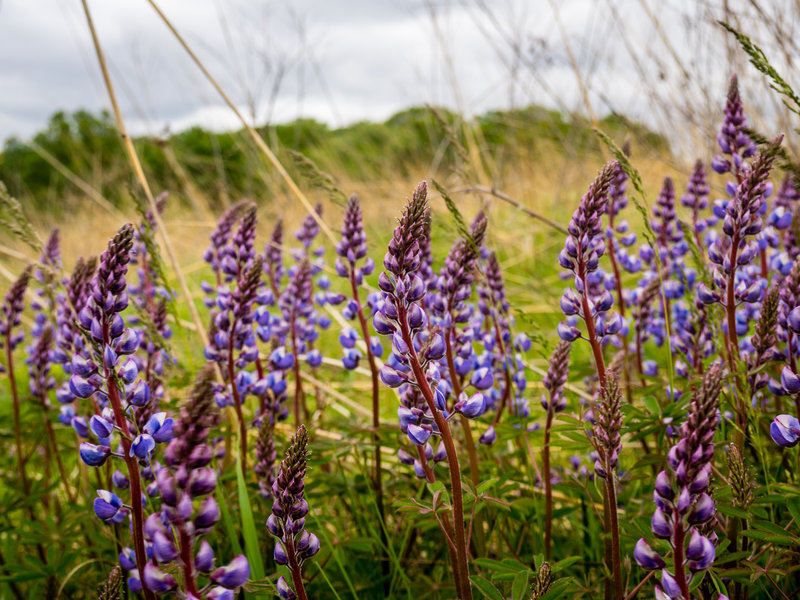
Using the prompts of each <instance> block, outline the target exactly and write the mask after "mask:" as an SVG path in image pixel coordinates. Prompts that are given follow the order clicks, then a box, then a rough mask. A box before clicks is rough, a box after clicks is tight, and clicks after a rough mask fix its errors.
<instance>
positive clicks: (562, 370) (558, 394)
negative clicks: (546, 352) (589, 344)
mask: <svg viewBox="0 0 800 600" xmlns="http://www.w3.org/2000/svg"><path fill="white" fill-rule="evenodd" d="M571 350H572V344H571V343H570V342H566V341H564V340H560V341H559V342H558V345H557V346H556V349H555V350H554V351H553V355H552V356H551V357H550V362H549V364H548V366H547V372H546V373H545V375H544V379H543V381H542V385H544V388H545V390H547V393H546V394H542V407H543V408H544V409H545V410H546V411H548V412H549V411H550V410H551V409H552V411H553V412H554V413H557V412H561V411H562V410H564V409H565V408H566V407H567V400H566V398H564V385H565V384H566V383H567V377H568V376H569V355H570V351H571Z"/></svg>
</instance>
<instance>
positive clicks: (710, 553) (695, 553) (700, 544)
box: [686, 529, 716, 571]
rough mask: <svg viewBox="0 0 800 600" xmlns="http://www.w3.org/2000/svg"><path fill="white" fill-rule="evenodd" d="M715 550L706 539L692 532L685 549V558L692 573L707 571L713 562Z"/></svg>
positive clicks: (694, 530)
mask: <svg viewBox="0 0 800 600" xmlns="http://www.w3.org/2000/svg"><path fill="white" fill-rule="evenodd" d="M715 555H716V549H715V548H714V544H712V543H711V541H710V540H709V539H708V538H705V537H703V536H702V535H700V534H699V533H697V530H696V529H693V530H692V537H691V539H690V540H689V546H688V547H687V549H686V558H688V559H689V561H690V562H689V568H690V569H691V570H692V571H703V570H705V569H708V568H709V567H710V566H711V564H712V563H713V562H714V557H715Z"/></svg>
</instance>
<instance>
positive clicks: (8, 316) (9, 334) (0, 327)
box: [0, 267, 31, 494]
mask: <svg viewBox="0 0 800 600" xmlns="http://www.w3.org/2000/svg"><path fill="white" fill-rule="evenodd" d="M30 279H31V267H27V268H26V269H25V270H24V271H23V272H22V274H21V275H20V276H19V278H17V280H16V281H15V282H14V283H13V284H12V285H11V288H10V289H9V290H8V293H7V294H6V296H5V299H4V300H3V304H2V306H0V347H5V350H6V357H5V358H6V364H5V368H4V367H3V366H2V365H0V373H2V372H3V370H5V371H6V372H7V373H8V381H9V384H10V385H11V400H12V402H13V404H14V444H15V446H16V449H17V468H18V472H19V475H20V479H21V481H22V487H23V489H24V491H25V493H26V494H27V493H28V489H29V488H28V478H27V477H26V475H25V463H24V454H23V452H22V437H21V433H20V427H19V392H18V391H17V380H16V378H15V377H14V349H15V348H16V347H17V346H18V345H19V344H20V342H22V340H23V339H24V337H25V334H24V333H23V332H22V331H21V330H19V331H18V330H17V329H18V328H19V325H20V323H22V317H21V315H22V310H23V309H24V308H25V290H26V289H28V282H29V281H30Z"/></svg>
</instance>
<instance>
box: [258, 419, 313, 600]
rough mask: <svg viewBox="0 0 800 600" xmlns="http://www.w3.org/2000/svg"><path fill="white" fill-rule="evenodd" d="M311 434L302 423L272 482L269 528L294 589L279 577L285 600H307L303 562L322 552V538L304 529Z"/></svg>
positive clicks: (277, 556) (276, 551) (276, 559)
mask: <svg viewBox="0 0 800 600" xmlns="http://www.w3.org/2000/svg"><path fill="white" fill-rule="evenodd" d="M307 459H308V433H307V432H306V428H305V425H300V427H299V428H298V429H297V433H296V434H295V435H294V437H293V438H292V440H291V441H290V442H289V447H288V448H287V449H286V456H285V458H284V459H283V461H281V465H280V468H279V470H278V476H277V477H276V478H275V482H274V483H273V484H272V496H273V498H274V502H273V504H272V514H271V515H270V516H269V518H268V519H267V531H269V532H270V533H271V534H272V535H273V536H275V538H276V540H277V541H276V543H275V552H274V556H275V562H276V563H278V564H279V565H286V566H288V567H289V572H290V573H291V576H292V584H293V585H294V589H292V587H290V586H289V584H288V582H287V581H286V579H284V578H283V577H281V578H280V579H279V580H278V593H279V594H280V597H281V598H283V599H284V600H291V599H293V598H299V599H300V600H307V598H308V597H307V596H306V590H305V586H304V585H303V572H302V567H303V563H304V562H305V561H306V560H308V559H309V558H311V557H312V556H314V555H315V554H316V553H317V552H319V539H318V538H317V536H316V535H314V534H313V533H309V532H308V531H307V530H306V529H305V522H306V515H307V514H308V502H306V500H305V498H304V497H303V496H304V492H303V490H304V488H305V482H304V481H303V480H304V478H305V476H306V463H307Z"/></svg>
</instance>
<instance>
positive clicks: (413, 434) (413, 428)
mask: <svg viewBox="0 0 800 600" xmlns="http://www.w3.org/2000/svg"><path fill="white" fill-rule="evenodd" d="M430 437H431V432H430V430H429V429H424V428H422V427H419V426H417V425H409V426H408V439H410V440H411V442H412V443H414V444H416V445H417V446H424V445H425V443H426V442H427V441H428V439H430Z"/></svg>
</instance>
